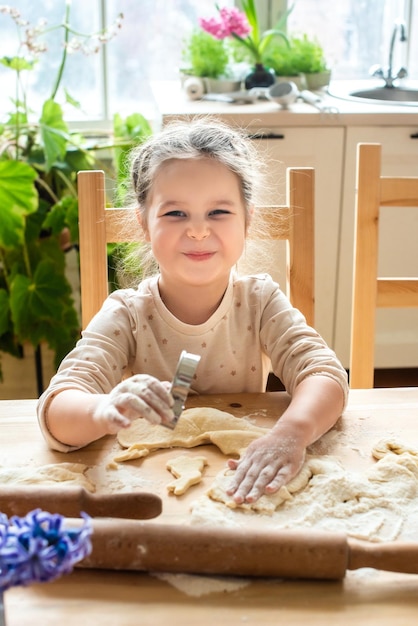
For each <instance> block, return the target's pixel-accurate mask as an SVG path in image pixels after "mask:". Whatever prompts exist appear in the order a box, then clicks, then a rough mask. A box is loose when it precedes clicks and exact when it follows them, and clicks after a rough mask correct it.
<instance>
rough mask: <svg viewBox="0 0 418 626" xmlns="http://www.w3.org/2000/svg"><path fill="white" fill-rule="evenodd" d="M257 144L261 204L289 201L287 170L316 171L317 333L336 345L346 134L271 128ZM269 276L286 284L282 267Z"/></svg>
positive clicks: (336, 129)
mask: <svg viewBox="0 0 418 626" xmlns="http://www.w3.org/2000/svg"><path fill="white" fill-rule="evenodd" d="M264 136H265V138H264V139H261V138H256V139H254V141H256V142H257V147H258V149H259V151H260V152H261V154H262V157H263V159H264V161H265V163H266V184H265V192H264V196H263V198H262V202H263V203H266V204H269V203H275V204H281V203H283V202H284V200H285V190H286V188H285V181H286V168H287V167H291V166H295V167H314V168H315V247H316V250H315V279H316V284H315V327H316V328H317V330H318V331H319V332H320V333H321V335H322V336H323V337H324V338H325V339H326V341H327V342H328V343H329V344H330V345H332V341H333V337H334V334H335V328H334V324H335V304H336V303H335V293H336V288H337V263H338V244H339V231H340V195H341V186H342V173H343V152H344V128H343V127H332V128H306V127H284V128H280V129H278V128H270V129H268V131H264ZM271 274H272V275H273V277H274V278H275V280H277V281H278V282H279V283H282V284H283V283H284V280H285V276H284V274H283V269H282V266H281V265H279V267H278V268H277V267H273V268H272V269H271Z"/></svg>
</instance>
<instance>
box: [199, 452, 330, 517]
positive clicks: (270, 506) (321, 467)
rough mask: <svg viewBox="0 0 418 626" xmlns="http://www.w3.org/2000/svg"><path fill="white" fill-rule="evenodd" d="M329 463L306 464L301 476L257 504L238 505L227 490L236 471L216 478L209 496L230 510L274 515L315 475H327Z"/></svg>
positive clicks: (312, 462)
mask: <svg viewBox="0 0 418 626" xmlns="http://www.w3.org/2000/svg"><path fill="white" fill-rule="evenodd" d="M327 468H328V465H327V461H326V460H324V459H323V458H312V459H310V460H308V461H306V462H305V464H304V465H303V467H302V469H301V470H300V472H299V474H297V475H296V476H295V477H294V478H293V479H292V480H291V481H290V482H288V483H287V485H284V486H283V487H281V488H280V489H279V490H278V491H276V493H272V494H268V495H262V496H261V497H260V498H259V499H258V500H257V501H256V502H252V503H251V504H250V503H246V502H243V503H242V504H238V503H236V502H235V501H234V500H233V499H232V498H231V496H228V495H227V493H226V490H227V489H228V487H229V483H230V477H231V476H232V475H233V474H234V470H230V469H227V470H224V471H222V472H221V473H220V474H218V476H216V478H215V482H214V484H213V485H212V486H211V487H210V488H209V490H208V492H207V495H208V496H209V497H210V498H211V499H212V500H215V501H217V502H223V503H224V504H225V505H226V506H227V507H228V508H230V509H237V508H239V509H241V510H245V511H254V512H259V513H264V514H267V515H272V514H273V513H274V511H275V510H276V509H277V508H278V507H279V506H280V505H281V504H283V503H284V502H286V501H287V500H291V499H292V498H293V494H295V493H297V492H298V491H301V490H302V489H304V488H305V487H306V486H307V485H308V483H309V481H310V479H311V478H312V476H313V475H314V474H321V473H326V471H327Z"/></svg>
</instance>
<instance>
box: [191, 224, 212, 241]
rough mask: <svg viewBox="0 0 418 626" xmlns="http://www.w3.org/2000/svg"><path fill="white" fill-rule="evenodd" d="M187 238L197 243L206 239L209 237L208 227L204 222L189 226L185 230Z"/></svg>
mask: <svg viewBox="0 0 418 626" xmlns="http://www.w3.org/2000/svg"><path fill="white" fill-rule="evenodd" d="M187 236H188V237H190V239H197V240H199V241H200V240H201V239H206V238H207V237H209V228H208V225H207V224H206V222H200V223H195V224H190V225H189V228H188V229H187Z"/></svg>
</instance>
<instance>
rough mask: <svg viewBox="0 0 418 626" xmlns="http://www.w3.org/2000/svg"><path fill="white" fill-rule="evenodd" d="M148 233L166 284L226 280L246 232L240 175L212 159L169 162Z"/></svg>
mask: <svg viewBox="0 0 418 626" xmlns="http://www.w3.org/2000/svg"><path fill="white" fill-rule="evenodd" d="M144 230H145V232H146V237H147V240H148V241H150V243H151V248H152V251H153V254H154V256H155V258H156V260H157V261H158V264H159V269H160V273H161V278H162V280H163V281H164V282H166V283H167V282H168V281H174V282H176V283H178V284H179V285H180V284H183V285H185V284H187V285H199V286H202V285H206V286H210V285H211V284H214V285H215V284H216V285H219V284H220V282H219V281H226V282H227V281H228V277H229V273H230V270H231V268H232V267H233V266H234V265H235V263H236V262H237V261H238V259H239V257H240V256H241V254H242V251H243V248H244V242H245V234H246V220H245V207H244V203H243V200H242V196H241V191H240V184H239V179H238V177H237V176H236V175H235V174H234V173H233V172H231V171H230V170H229V169H228V168H227V167H225V166H224V165H222V164H220V163H218V162H217V161H212V160H210V159H200V160H192V159H187V160H179V159H178V160H174V159H173V160H172V161H168V162H167V163H165V164H163V166H162V167H161V168H160V170H159V171H158V174H157V176H156V178H155V181H154V184H153V187H152V190H151V193H150V196H149V199H148V211H147V223H146V224H145V225H144Z"/></svg>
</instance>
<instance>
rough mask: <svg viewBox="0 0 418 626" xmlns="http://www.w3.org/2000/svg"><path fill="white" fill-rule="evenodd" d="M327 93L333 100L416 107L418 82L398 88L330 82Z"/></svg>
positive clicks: (366, 81) (369, 82)
mask: <svg viewBox="0 0 418 626" xmlns="http://www.w3.org/2000/svg"><path fill="white" fill-rule="evenodd" d="M328 93H329V95H330V96H333V97H334V98H340V99H343V100H351V101H352V102H362V103H363V104H375V105H376V104H382V105H392V106H418V82H417V81H416V80H415V81H408V82H407V83H406V84H403V85H402V86H399V87H387V86H384V85H383V86H382V85H376V82H375V81H370V80H360V81H351V80H350V81H344V80H342V81H339V80H336V81H332V82H331V84H330V86H329V88H328Z"/></svg>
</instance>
